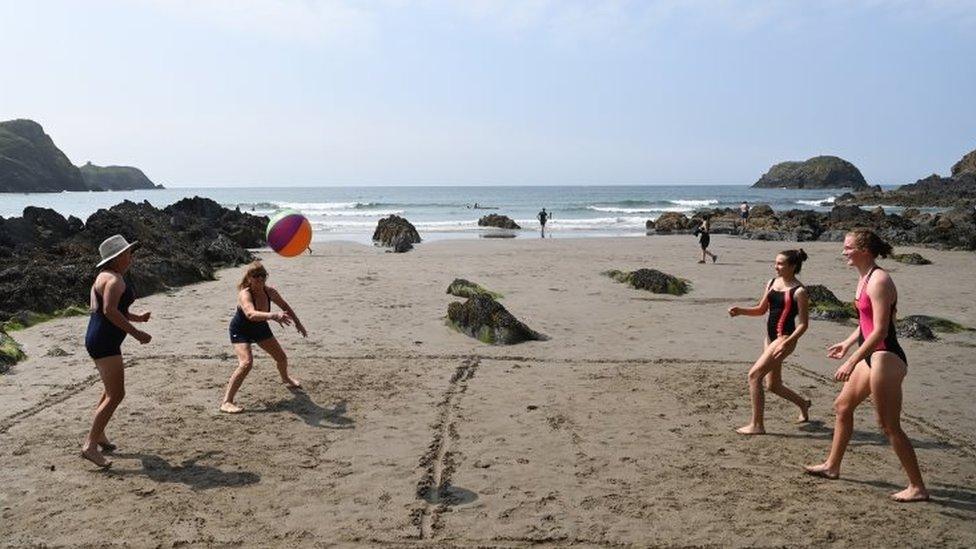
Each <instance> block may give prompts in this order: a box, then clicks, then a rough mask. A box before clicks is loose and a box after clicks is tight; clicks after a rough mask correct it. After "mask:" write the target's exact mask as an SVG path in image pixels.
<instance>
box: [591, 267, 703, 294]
mask: <svg viewBox="0 0 976 549" xmlns="http://www.w3.org/2000/svg"><path fill="white" fill-rule="evenodd" d="M603 274H604V275H606V276H609V277H610V278H612V279H614V280H616V281H617V282H620V283H623V284H630V286H631V287H633V288H635V289H637V290H647V291H649V292H654V293H656V294H671V295H684V294H686V293H688V291H689V290H690V289H691V283H690V282H688V281H687V280H685V279H683V278H678V277H676V276H672V275H669V274H667V273H662V272H661V271H658V270H656V269H637V270H636V271H630V272H624V271H618V270H610V271H606V272H605V273H603Z"/></svg>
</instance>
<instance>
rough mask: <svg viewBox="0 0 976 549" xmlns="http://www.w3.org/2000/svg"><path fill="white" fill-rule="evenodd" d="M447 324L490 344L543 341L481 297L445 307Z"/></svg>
mask: <svg viewBox="0 0 976 549" xmlns="http://www.w3.org/2000/svg"><path fill="white" fill-rule="evenodd" d="M447 321H448V323H449V324H450V325H451V326H453V327H454V328H455V329H456V330H458V331H460V332H462V333H465V334H467V335H469V336H471V337H473V338H475V339H477V340H479V341H481V342H483V343H488V344H491V345H513V344H516V343H521V342H523V341H532V340H545V339H547V338H546V336H544V335H542V334H540V333H538V332H536V331H535V330H533V329H531V328H529V327H528V326H526V325H525V324H524V323H522V322H521V321H520V320H518V319H517V318H515V317H514V316H512V313H510V312H508V311H507V310H506V309H505V307H503V306H502V305H501V303H498V302H497V301H495V300H494V299H492V298H491V296H489V295H485V294H481V295H476V296H474V297H471V298H469V299H468V300H467V301H465V302H464V303H461V302H460V301H455V302H453V303H451V304H450V305H448V307H447Z"/></svg>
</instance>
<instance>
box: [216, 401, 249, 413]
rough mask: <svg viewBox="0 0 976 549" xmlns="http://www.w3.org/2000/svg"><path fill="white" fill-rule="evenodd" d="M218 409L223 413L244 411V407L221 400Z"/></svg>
mask: <svg viewBox="0 0 976 549" xmlns="http://www.w3.org/2000/svg"><path fill="white" fill-rule="evenodd" d="M220 411H221V412H224V413H225V414H239V413H241V412H243V411H244V408H241V407H240V406H238V405H236V404H234V403H233V402H223V403H221V404H220Z"/></svg>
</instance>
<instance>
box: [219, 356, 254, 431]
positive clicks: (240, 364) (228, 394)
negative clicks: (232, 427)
mask: <svg viewBox="0 0 976 549" xmlns="http://www.w3.org/2000/svg"><path fill="white" fill-rule="evenodd" d="M234 353H235V354H237V369H236V370H234V373H233V374H231V375H230V380H228V381H227V389H226V390H225V391H224V400H223V402H221V403H220V411H221V412H227V413H228V414H236V413H238V412H240V411H241V410H243V408H241V407H240V406H238V405H236V404H234V397H235V396H237V390H238V389H240V388H241V384H242V383H244V378H245V377H247V374H248V373H250V371H251V367H252V366H253V365H254V356H253V355H252V354H251V344H250V343H235V344H234Z"/></svg>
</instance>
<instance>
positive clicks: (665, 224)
mask: <svg viewBox="0 0 976 549" xmlns="http://www.w3.org/2000/svg"><path fill="white" fill-rule="evenodd" d="M690 228H691V220H690V219H688V218H687V217H685V214H683V213H678V212H665V213H663V214H661V217H658V218H657V219H656V220H655V221H654V230H655V231H657V232H659V233H669V232H671V231H686V230H688V229H690Z"/></svg>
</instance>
